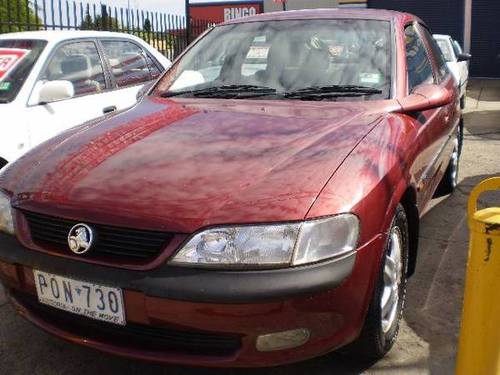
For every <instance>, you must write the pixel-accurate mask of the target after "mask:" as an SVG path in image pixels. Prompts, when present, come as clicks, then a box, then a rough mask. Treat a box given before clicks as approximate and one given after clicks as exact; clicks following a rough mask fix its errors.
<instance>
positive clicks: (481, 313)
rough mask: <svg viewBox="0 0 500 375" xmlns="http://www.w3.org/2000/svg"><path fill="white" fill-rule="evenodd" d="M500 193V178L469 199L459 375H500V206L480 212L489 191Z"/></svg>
mask: <svg viewBox="0 0 500 375" xmlns="http://www.w3.org/2000/svg"><path fill="white" fill-rule="evenodd" d="M495 190H499V191H500V177H495V178H490V179H487V180H484V181H483V182H481V183H480V184H479V185H478V186H476V187H475V188H474V190H473V191H472V193H471V196H470V198H469V206H468V211H469V212H468V214H469V229H470V244H469V261H468V265H467V277H466V284H465V298H464V308H463V317H462V329H461V333H460V343H459V350H458V359H457V371H456V373H457V375H483V374H484V375H486V374H487V375H500V329H499V326H498V322H499V320H500V207H492V208H486V209H482V210H479V211H478V210H477V200H478V198H479V195H480V194H481V193H484V192H486V191H495Z"/></svg>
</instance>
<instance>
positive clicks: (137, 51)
mask: <svg viewBox="0 0 500 375" xmlns="http://www.w3.org/2000/svg"><path fill="white" fill-rule="evenodd" d="M100 43H101V46H102V50H103V51H104V57H105V59H106V64H107V65H108V67H109V69H110V72H111V79H112V82H113V85H114V86H115V90H114V92H113V95H114V97H115V103H116V106H117V109H118V110H121V109H125V108H128V107H130V106H132V105H134V104H135V103H136V101H137V94H138V92H139V91H140V90H141V88H142V87H143V86H144V84H146V83H148V82H151V81H152V80H154V79H156V78H158V77H159V76H160V74H161V70H160V68H159V67H158V65H157V63H156V62H155V60H154V58H153V57H152V56H151V55H150V54H149V53H147V52H146V51H145V50H144V49H143V48H142V47H141V46H140V45H139V44H136V43H135V42H133V41H131V40H125V39H100Z"/></svg>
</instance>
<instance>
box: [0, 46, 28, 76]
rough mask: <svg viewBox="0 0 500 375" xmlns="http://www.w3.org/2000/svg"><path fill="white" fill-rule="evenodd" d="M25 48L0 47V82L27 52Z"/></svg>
mask: <svg viewBox="0 0 500 375" xmlns="http://www.w3.org/2000/svg"><path fill="white" fill-rule="evenodd" d="M29 52H30V51H29V50H26V49H17V48H0V82H2V80H3V79H4V78H5V77H7V75H8V74H9V73H10V72H11V71H13V70H14V68H15V67H16V66H17V64H19V63H20V62H21V61H22V60H23V59H24V58H25V57H26V56H27V55H28V53H29Z"/></svg>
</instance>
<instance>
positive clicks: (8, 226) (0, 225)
mask: <svg viewBox="0 0 500 375" xmlns="http://www.w3.org/2000/svg"><path fill="white" fill-rule="evenodd" d="M0 232H5V233H8V234H14V221H13V219H12V208H11V206H10V198H9V197H8V196H7V195H5V194H4V193H2V192H1V191H0Z"/></svg>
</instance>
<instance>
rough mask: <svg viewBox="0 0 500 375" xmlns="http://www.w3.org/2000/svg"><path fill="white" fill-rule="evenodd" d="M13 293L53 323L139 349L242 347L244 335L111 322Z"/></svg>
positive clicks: (202, 351)
mask: <svg viewBox="0 0 500 375" xmlns="http://www.w3.org/2000/svg"><path fill="white" fill-rule="evenodd" d="M13 297H14V298H15V300H16V301H17V302H19V303H20V304H21V305H23V306H24V307H25V308H26V309H27V310H28V311H30V312H31V313H33V314H35V315H36V316H37V317H38V318H39V319H41V320H43V321H44V322H46V323H47V324H50V325H52V326H54V327H58V328H61V329H63V330H65V331H67V332H69V333H71V334H73V335H76V336H78V337H82V338H87V339H93V340H96V341H99V342H105V343H108V344H113V345H118V346H126V347H127V348H131V349H136V350H141V351H143V350H149V351H155V352H158V351H170V352H178V353H183V354H191V355H212V356H229V355H233V354H234V353H235V352H236V351H237V350H239V349H240V347H241V337H240V336H236V335H227V334H225V335H223V334H216V333H207V332H199V331H184V330H177V329H172V328H167V327H159V326H145V325H140V324H132V323H128V324H127V325H125V326H117V325H114V324H111V323H106V322H101V321H98V320H93V319H90V318H87V317H83V316H79V315H74V314H72V313H68V312H66V311H62V310H58V309H56V308H53V307H50V306H46V305H43V304H41V303H39V302H38V301H37V300H36V297H34V296H29V295H24V294H22V295H21V294H19V293H14V294H13Z"/></svg>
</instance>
